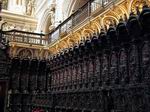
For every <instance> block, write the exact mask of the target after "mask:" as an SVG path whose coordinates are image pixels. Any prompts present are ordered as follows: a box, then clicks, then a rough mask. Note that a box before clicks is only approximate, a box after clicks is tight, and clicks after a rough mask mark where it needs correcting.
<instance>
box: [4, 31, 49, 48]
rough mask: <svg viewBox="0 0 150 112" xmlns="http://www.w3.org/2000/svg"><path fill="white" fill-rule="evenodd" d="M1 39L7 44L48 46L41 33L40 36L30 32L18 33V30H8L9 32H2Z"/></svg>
mask: <svg viewBox="0 0 150 112" xmlns="http://www.w3.org/2000/svg"><path fill="white" fill-rule="evenodd" d="M2 37H3V38H4V39H6V41H9V42H17V43H24V44H33V45H42V46H43V45H47V44H48V41H47V39H46V38H45V35H44V34H42V33H41V34H40V33H31V32H25V31H19V30H10V31H3V32H2Z"/></svg>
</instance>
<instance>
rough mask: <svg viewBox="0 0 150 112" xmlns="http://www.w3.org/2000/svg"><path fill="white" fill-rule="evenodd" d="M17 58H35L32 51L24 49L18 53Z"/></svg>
mask: <svg viewBox="0 0 150 112" xmlns="http://www.w3.org/2000/svg"><path fill="white" fill-rule="evenodd" d="M17 56H19V57H20V58H33V51H32V50H31V49H26V48H22V49H19V50H18V51H17Z"/></svg>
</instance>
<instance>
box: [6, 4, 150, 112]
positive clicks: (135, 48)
mask: <svg viewBox="0 0 150 112" xmlns="http://www.w3.org/2000/svg"><path fill="white" fill-rule="evenodd" d="M9 76H10V83H9V84H10V86H9V94H8V96H9V103H8V105H7V109H8V111H10V112H33V111H34V110H35V111H36V110H42V111H44V112H149V111H150V8H148V7H147V6H144V8H143V11H142V12H141V14H140V15H138V16H137V15H134V14H133V13H131V14H130V17H129V19H128V20H127V21H122V20H120V22H119V24H118V25H117V26H113V25H111V26H110V28H109V29H108V31H107V32H105V31H104V30H103V29H102V30H101V33H99V34H96V33H95V34H93V36H91V37H88V38H87V39H86V40H82V41H81V42H80V44H79V45H75V46H74V47H72V48H68V49H67V50H65V51H63V52H60V53H58V54H57V55H55V56H54V57H52V58H51V59H50V60H38V59H28V58H24V59H19V58H18V57H16V58H13V59H12V60H11V68H10V70H9Z"/></svg>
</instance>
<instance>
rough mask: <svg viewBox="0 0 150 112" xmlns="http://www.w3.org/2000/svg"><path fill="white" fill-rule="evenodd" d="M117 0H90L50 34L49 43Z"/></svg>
mask: <svg viewBox="0 0 150 112" xmlns="http://www.w3.org/2000/svg"><path fill="white" fill-rule="evenodd" d="M117 1H118V0H90V1H89V2H87V3H86V4H85V5H83V6H82V7H81V8H79V9H78V10H77V11H75V12H74V13H73V14H72V15H71V16H70V17H68V18H67V19H66V20H65V21H63V22H62V23H61V24H60V25H59V26H58V27H56V28H55V29H54V30H53V31H52V32H51V33H50V34H49V38H50V40H51V41H49V44H53V43H54V42H55V41H56V40H58V39H60V38H61V37H62V35H67V34H68V33H69V32H70V31H72V30H73V28H75V27H77V26H78V25H79V24H80V23H82V22H84V21H86V20H88V19H90V17H91V15H92V13H94V12H95V11H96V10H97V9H99V10H104V9H105V8H106V7H108V6H109V5H110V4H112V3H114V2H117ZM100 12H101V11H100Z"/></svg>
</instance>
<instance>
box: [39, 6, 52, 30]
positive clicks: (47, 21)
mask: <svg viewBox="0 0 150 112" xmlns="http://www.w3.org/2000/svg"><path fill="white" fill-rule="evenodd" d="M50 25H51V10H50V8H47V9H46V10H45V11H44V13H43V15H42V17H41V21H40V23H39V25H38V28H37V30H38V31H43V32H48V31H49V26H50Z"/></svg>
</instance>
